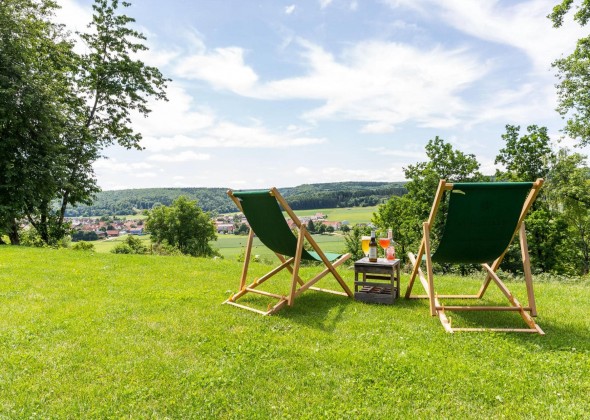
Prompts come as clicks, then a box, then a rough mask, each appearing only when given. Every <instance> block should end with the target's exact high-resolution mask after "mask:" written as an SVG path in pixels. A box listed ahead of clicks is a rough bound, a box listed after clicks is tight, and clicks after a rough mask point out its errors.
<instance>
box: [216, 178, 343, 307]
mask: <svg viewBox="0 0 590 420" xmlns="http://www.w3.org/2000/svg"><path fill="white" fill-rule="evenodd" d="M227 194H228V195H229V197H230V198H231V199H232V200H233V201H234V203H235V204H236V206H237V207H238V208H239V209H240V211H241V212H242V213H244V216H246V219H247V220H248V223H249V224H250V234H249V235H248V242H247V246H246V253H245V256H244V266H243V269H242V277H241V279H240V290H239V292H237V293H236V294H234V295H232V296H230V298H229V299H228V300H226V301H225V302H224V303H227V304H230V305H234V306H238V307H240V308H243V309H248V310H251V311H254V312H257V313H260V314H263V315H271V314H273V313H275V312H277V311H278V310H280V309H281V308H283V307H284V306H285V305H289V306H293V304H294V301H295V298H296V297H297V296H299V295H300V294H301V293H303V292H305V291H306V290H307V289H312V290H317V291H322V292H328V293H335V294H339V295H344V296H348V297H352V292H351V290H350V289H349V287H348V286H347V285H346V283H345V282H344V280H342V277H341V276H340V274H338V272H337V271H336V267H338V266H339V265H341V264H342V263H343V262H344V261H346V260H347V259H348V258H350V254H344V255H340V254H332V253H327V252H323V251H322V250H321V249H320V247H319V246H318V244H317V243H316V241H315V240H314V239H313V238H312V236H311V235H310V233H309V232H308V231H307V229H306V228H305V225H303V224H302V223H301V221H300V220H299V218H298V217H297V216H296V215H295V213H293V210H291V208H290V207H289V205H288V204H287V202H286V201H285V199H284V198H283V197H282V196H281V194H280V193H279V192H278V190H277V189H276V188H271V189H270V190H263V191H232V190H229V191H228V192H227ZM279 205H280V206H281V207H282V208H283V209H284V210H285V211H286V212H287V214H288V215H289V217H290V218H291V220H292V221H293V223H294V225H295V227H296V229H297V231H298V235H297V236H295V235H294V234H293V232H292V231H291V228H290V227H289V225H288V224H287V221H286V220H285V217H284V216H283V213H282V212H281V209H280V207H279ZM254 235H256V236H257V237H258V238H259V239H260V241H261V242H262V243H263V244H264V245H265V246H267V247H268V248H269V249H270V250H272V251H273V252H274V253H275V255H276V256H277V257H278V259H279V260H280V262H281V264H280V265H279V266H277V267H276V268H274V269H273V270H271V271H270V272H268V273H267V274H265V275H264V276H262V277H260V278H259V279H256V280H254V281H253V282H252V283H251V284H249V285H248V286H247V285H246V280H247V276H248V264H249V262H250V254H251V251H252V240H253V238H254ZM305 241H307V243H309V245H311V247H312V248H313V249H314V251H307V250H306V249H305V248H304V247H303V245H304V242H305ZM301 260H308V261H318V262H322V263H323V264H324V265H325V269H324V270H323V271H322V272H321V273H319V274H317V275H316V276H315V277H313V278H312V279H310V280H308V281H306V282H305V281H303V280H302V279H301V278H300V277H299V267H300V264H301ZM285 268H286V269H287V270H289V272H290V273H291V275H292V276H291V287H290V290H289V291H288V293H287V294H286V295H279V294H275V293H269V292H266V291H263V290H259V289H257V287H258V286H260V285H261V284H262V283H264V282H265V281H267V280H268V279H270V278H271V277H272V276H274V275H275V274H277V273H279V272H280V271H282V270H283V269H285ZM328 273H332V275H333V276H334V277H335V278H336V280H337V281H338V283H339V284H340V286H342V288H343V289H344V292H338V291H333V290H327V289H320V288H317V287H312V286H313V285H314V284H315V283H317V282H318V281H319V280H320V279H321V278H323V277H324V276H325V275H326V274H328ZM247 293H257V294H260V295H263V296H268V297H272V298H276V299H278V303H277V304H275V305H274V306H272V307H271V306H270V305H269V308H268V310H267V311H261V310H258V309H255V308H252V307H250V306H246V305H242V304H239V303H236V301H237V300H238V299H239V298H241V297H242V296H244V295H245V294H247Z"/></svg>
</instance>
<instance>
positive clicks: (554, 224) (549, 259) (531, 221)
mask: <svg viewBox="0 0 590 420" xmlns="http://www.w3.org/2000/svg"><path fill="white" fill-rule="evenodd" d="M502 139H503V140H504V141H505V142H506V144H505V146H504V147H503V148H502V149H501V150H500V152H499V154H498V155H497V156H496V160H495V163H502V164H503V165H504V166H505V168H506V170H505V171H500V170H498V171H496V178H497V179H500V180H509V181H527V182H532V181H535V180H536V179H537V178H545V179H547V178H550V173H551V171H552V166H553V164H554V162H555V153H554V152H553V150H552V149H551V145H550V143H551V139H550V138H549V135H548V134H547V128H546V127H538V126H536V125H530V126H528V127H527V134H524V135H522V136H521V135H520V126H514V125H506V133H505V134H503V135H502ZM549 183H550V180H549ZM546 189H547V187H545V188H543V189H542V190H541V192H540V194H539V196H538V197H537V200H536V201H535V202H534V203H533V207H532V209H531V211H530V213H529V215H528V216H527V218H526V221H525V226H526V228H527V236H528V237H529V254H530V257H531V263H532V265H533V267H535V268H536V269H538V270H540V271H543V272H549V271H553V270H555V268H556V266H557V263H558V261H559V259H560V256H559V255H558V254H557V252H556V250H557V249H558V248H559V246H560V244H561V243H562V241H563V239H564V232H565V230H566V225H565V222H564V221H563V219H562V217H561V215H560V213H559V211H558V209H557V208H556V207H551V206H550V205H549V204H550V203H549V201H548V200H547V195H546V193H545V190H546ZM521 258H522V257H521V254H520V248H519V246H518V245H517V243H516V241H515V243H513V244H512V246H511V247H510V249H509V251H508V252H507V254H506V256H505V257H504V260H503V262H502V268H503V269H504V270H507V271H520V270H522V264H521Z"/></svg>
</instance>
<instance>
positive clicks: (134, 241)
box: [111, 235, 148, 254]
mask: <svg viewBox="0 0 590 420" xmlns="http://www.w3.org/2000/svg"><path fill="white" fill-rule="evenodd" d="M111 252H112V253H113V254H147V253H148V248H147V247H146V246H145V245H144V244H143V242H141V239H139V238H136V237H135V236H131V235H129V236H127V237H126V238H125V240H124V241H123V242H121V243H120V244H117V246H115V247H114V248H113V249H112V250H111Z"/></svg>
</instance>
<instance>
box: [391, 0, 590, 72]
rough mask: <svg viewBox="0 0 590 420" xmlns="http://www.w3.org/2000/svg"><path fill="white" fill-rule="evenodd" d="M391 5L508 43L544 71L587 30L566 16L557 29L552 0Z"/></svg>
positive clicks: (400, 0)
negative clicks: (561, 25)
mask: <svg viewBox="0 0 590 420" xmlns="http://www.w3.org/2000/svg"><path fill="white" fill-rule="evenodd" d="M385 2H386V3H388V4H389V5H390V6H392V7H394V8H395V7H400V6H404V7H407V8H412V9H417V10H420V11H421V12H422V13H424V14H425V15H430V16H431V17H432V18H433V19H437V20H439V21H442V22H446V23H447V24H449V25H450V26H453V27H454V28H456V29H458V30H460V31H462V32H464V33H466V34H469V35H471V36H474V37H477V38H480V39H484V40H487V41H492V42H497V43H500V44H505V45H510V46H512V47H515V48H518V49H520V50H522V51H524V52H525V54H527V56H528V57H529V58H530V59H531V61H532V62H533V64H534V65H535V68H536V70H537V71H540V72H544V71H547V70H548V69H549V67H550V64H551V62H552V61H553V60H555V59H556V58H558V57H559V56H560V55H561V54H562V53H568V52H569V51H571V50H572V49H573V48H574V46H575V43H576V40H577V39H578V38H581V37H583V36H587V33H586V32H587V31H586V30H584V29H583V28H581V27H579V25H577V24H573V23H570V22H569V20H568V22H566V23H565V24H564V25H563V27H561V28H560V29H555V28H553V27H552V23H551V21H550V20H549V19H547V15H548V14H549V13H550V12H551V10H552V9H553V6H555V1H553V0H528V1H521V2H514V3H512V4H510V3H506V2H500V1H499V0H488V1H464V0H445V1H438V0H389V1H387V0H386V1H385Z"/></svg>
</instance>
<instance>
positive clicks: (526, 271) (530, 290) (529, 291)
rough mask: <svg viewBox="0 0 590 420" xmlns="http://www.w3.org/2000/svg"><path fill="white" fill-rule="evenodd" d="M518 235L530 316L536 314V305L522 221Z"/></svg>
mask: <svg viewBox="0 0 590 420" xmlns="http://www.w3.org/2000/svg"><path fill="white" fill-rule="evenodd" d="M518 236H519V237H520V252H521V254H522V266H523V269H524V279H525V282H526V291H527V298H528V301H529V307H530V308H531V316H537V305H536V304H535V292H534V290H533V274H532V272H531V261H530V257H529V246H528V243H527V240H526V231H525V228H524V222H522V224H521V225H520V230H519V232H518Z"/></svg>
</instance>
